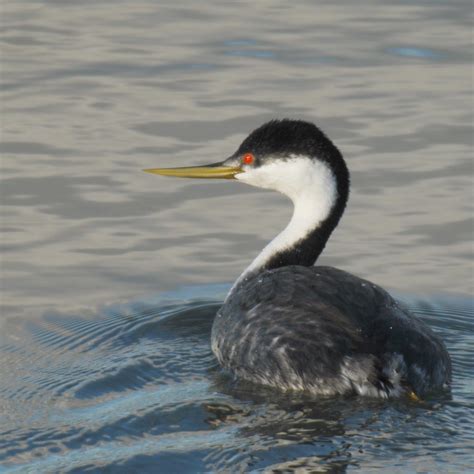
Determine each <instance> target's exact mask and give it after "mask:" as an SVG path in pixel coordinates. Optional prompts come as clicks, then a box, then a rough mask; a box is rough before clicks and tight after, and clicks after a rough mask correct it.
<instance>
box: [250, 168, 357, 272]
mask: <svg viewBox="0 0 474 474" xmlns="http://www.w3.org/2000/svg"><path fill="white" fill-rule="evenodd" d="M338 165H339V166H337V169H335V170H334V169H333V172H334V173H335V176H336V181H337V199H336V203H335V205H334V206H333V207H332V209H331V211H330V213H329V216H328V217H327V218H326V219H325V220H324V221H322V222H321V223H319V224H318V225H317V226H316V227H315V228H314V229H313V230H311V231H310V232H309V233H308V234H306V236H304V237H302V238H301V239H300V240H298V241H296V242H295V243H294V244H293V245H292V246H291V247H289V248H287V249H285V250H281V251H279V252H277V253H276V254H275V255H273V256H272V257H271V258H270V259H269V260H268V261H267V262H265V264H264V265H263V266H262V268H261V269H256V271H257V272H259V271H262V270H270V269H272V268H278V267H284V266H287V265H302V266H305V267H310V266H312V265H314V263H315V262H316V260H317V258H318V257H319V255H320V254H321V252H322V251H323V249H324V247H325V246H326V242H327V241H328V239H329V237H330V235H331V233H332V231H333V230H334V229H335V227H336V226H337V224H338V223H339V220H340V218H341V216H342V214H343V212H344V209H345V207H346V203H347V199H348V196H349V171H348V170H347V167H346V165H345V163H344V161H342V160H341V161H340V162H339V163H338Z"/></svg>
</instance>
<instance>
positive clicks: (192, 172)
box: [143, 163, 242, 179]
mask: <svg viewBox="0 0 474 474" xmlns="http://www.w3.org/2000/svg"><path fill="white" fill-rule="evenodd" d="M143 171H145V172H146V173H151V174H159V175H161V176H174V177H177V178H201V179H217V178H223V179H233V178H234V176H235V175H236V174H237V173H240V172H242V169H241V168H240V167H231V166H222V165H221V164H220V163H216V164H213V165H206V166H190V167H183V168H150V169H146V170H143Z"/></svg>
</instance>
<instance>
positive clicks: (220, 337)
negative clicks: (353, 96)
mask: <svg viewBox="0 0 474 474" xmlns="http://www.w3.org/2000/svg"><path fill="white" fill-rule="evenodd" d="M145 171H147V172H149V173H154V174H159V175H164V176H178V177H188V178H227V179H235V180H237V181H241V182H243V183H247V184H250V185H253V186H257V187H260V188H266V189H274V190H276V191H279V192H281V193H283V194H285V195H286V196H288V197H289V198H290V199H291V200H292V201H293V204H294V212H293V216H292V218H291V220H290V222H289V224H288V226H287V227H286V228H285V229H284V230H283V231H282V232H281V233H280V234H279V235H278V236H277V237H276V238H275V239H274V240H272V241H271V242H270V243H269V244H268V245H267V246H266V247H265V248H264V249H263V250H262V252H261V253H260V254H259V255H258V256H257V258H255V260H254V261H253V262H252V263H251V264H250V266H249V267H248V268H247V269H246V270H245V271H244V272H243V273H242V275H241V276H240V277H239V278H238V279H237V281H236V282H235V284H234V285H233V287H232V288H231V290H230V292H229V294H228V295H227V297H226V299H225V301H224V303H223V305H222V307H221V308H220V310H219V311H218V313H217V315H216V318H215V320H214V323H213V327H212V335H211V342H212V350H213V352H214V354H215V355H216V357H217V359H218V361H219V363H220V364H221V365H222V366H223V367H224V368H225V369H228V370H230V371H231V372H232V373H233V374H234V375H235V376H237V377H240V378H242V379H246V380H249V381H253V382H257V383H260V384H265V385H270V386H273V387H277V388H279V389H282V390H290V389H293V390H304V391H308V392H311V393H313V394H319V395H335V394H349V393H354V394H359V395H366V396H374V397H382V398H388V397H397V396H402V395H408V396H410V397H411V398H414V399H417V398H419V397H424V396H426V395H427V394H428V393H430V392H432V391H435V390H439V389H442V388H447V387H448V386H449V384H450V379H451V362H450V357H449V354H448V352H447V350H446V348H445V346H444V344H443V342H442V341H441V339H440V338H439V337H438V336H437V335H436V334H435V333H434V332H433V331H432V330H431V329H430V328H429V327H428V326H427V325H426V324H425V323H423V322H422V321H420V320H419V319H417V318H416V317H415V316H414V315H413V314H411V313H409V312H408V311H407V309H405V308H403V307H401V306H399V305H398V303H397V302H396V301H395V300H394V299H393V298H392V297H391V296H390V295H389V294H388V293H387V292H386V291H385V290H383V289H382V288H380V287H378V286H376V285H374V284H373V283H371V282H369V281H367V280H363V279H361V278H358V277H356V276H354V275H351V274H350V273H346V272H344V271H342V270H338V269H336V268H332V267H318V266H316V267H314V266H313V265H314V263H315V261H316V259H317V258H318V256H319V255H320V253H321V252H322V250H323V248H324V246H325V244H326V242H327V240H328V238H329V236H330V234H331V232H332V231H333V230H334V228H335V227H336V225H337V223H338V222H339V219H340V217H341V215H342V213H343V211H344V208H345V206H346V202H347V198H348V195H349V172H348V170H347V167H346V163H345V161H344V159H343V158H342V155H341V153H340V152H339V150H338V149H337V148H336V147H335V145H334V144H333V143H332V142H331V141H330V140H329V139H328V138H327V137H326V136H325V135H324V133H323V132H322V131H321V130H320V129H319V128H317V127H316V126H315V125H313V124H312V123H309V122H304V121H299V120H289V119H284V120H272V121H270V122H268V123H266V124H264V125H262V126H261V127H259V128H257V129H256V130H254V131H253V132H252V133H251V134H250V135H249V136H248V137H247V138H246V139H245V140H244V141H243V142H242V144H241V145H240V147H239V148H238V150H237V151H236V152H235V153H234V154H233V155H232V156H231V157H230V158H228V159H226V160H224V161H222V162H220V163H214V164H211V165H206V166H198V167H188V168H155V169H148V170H145Z"/></svg>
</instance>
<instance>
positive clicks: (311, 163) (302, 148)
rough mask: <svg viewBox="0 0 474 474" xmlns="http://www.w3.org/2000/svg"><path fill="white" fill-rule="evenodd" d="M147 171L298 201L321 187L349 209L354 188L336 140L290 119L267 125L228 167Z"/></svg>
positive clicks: (221, 164)
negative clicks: (228, 182)
mask: <svg viewBox="0 0 474 474" xmlns="http://www.w3.org/2000/svg"><path fill="white" fill-rule="evenodd" d="M145 171H146V172H148V173H153V174H159V175H163V176H175V177H183V178H212V179H214V178H225V179H234V180H237V181H241V182H243V183H247V184H250V185H252V186H256V187H260V188H266V189H273V190H276V191H279V192H281V193H283V194H286V195H287V196H288V197H290V198H291V199H292V200H293V201H295V200H297V199H298V197H299V196H300V195H301V194H302V193H303V192H304V191H305V190H308V189H309V188H311V187H314V186H318V187H320V188H321V189H320V191H322V192H324V191H325V190H326V191H327V193H329V194H334V199H336V196H339V197H340V198H342V200H343V201H344V203H345V201H346V199H347V194H348V186H349V173H348V171H347V168H346V165H345V163H344V160H343V158H342V155H341V153H340V152H339V150H338V149H337V148H336V147H335V145H334V144H333V143H332V142H331V140H329V138H327V137H326V135H324V133H323V132H322V131H321V130H320V129H319V128H318V127H316V126H315V125H314V124H312V123H310V122H305V121H301V120H289V119H283V120H271V121H270V122H267V123H265V124H263V125H262V126H260V127H259V128H257V129H256V130H254V131H253V132H252V133H250V135H249V136H248V137H247V138H246V139H245V140H244V141H243V142H242V144H241V145H240V146H239V148H238V149H237V151H236V152H235V153H234V154H233V155H232V156H230V157H229V158H227V159H226V160H224V161H221V162H218V163H213V164H209V165H205V166H194V167H184V168H153V169H147V170H145Z"/></svg>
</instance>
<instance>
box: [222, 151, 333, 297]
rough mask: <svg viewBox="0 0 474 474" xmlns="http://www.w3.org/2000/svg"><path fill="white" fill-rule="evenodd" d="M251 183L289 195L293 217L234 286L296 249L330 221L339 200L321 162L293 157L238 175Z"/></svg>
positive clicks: (327, 169) (325, 166)
mask: <svg viewBox="0 0 474 474" xmlns="http://www.w3.org/2000/svg"><path fill="white" fill-rule="evenodd" d="M236 178H237V179H239V180H241V181H243V182H246V183H248V184H251V185H254V186H258V187H262V188H267V189H275V190H277V191H280V192H281V193H283V194H285V195H287V196H288V197H289V198H290V199H291V200H292V201H293V204H294V210H293V216H292V218H291V220H290V222H289V223H288V225H287V226H286V228H285V229H284V230H283V231H282V232H281V233H280V234H278V235H277V236H276V237H275V238H274V239H273V240H272V241H271V242H270V243H269V244H268V245H267V246H266V247H265V248H264V249H263V250H262V251H261V252H260V254H259V255H258V256H257V258H255V260H254V261H253V262H252V263H251V264H250V265H249V266H248V267H247V269H246V270H245V271H244V272H243V273H242V275H241V276H240V277H239V278H238V279H237V281H236V282H235V283H234V285H233V287H232V288H231V290H230V291H231V292H232V290H233V289H234V288H235V286H236V285H237V284H238V283H239V282H240V281H242V280H243V279H244V278H245V277H246V276H247V275H249V274H250V273H251V272H254V271H256V270H258V269H259V268H263V267H264V266H265V264H266V263H267V262H268V261H269V260H270V259H271V258H272V257H273V256H274V255H275V254H277V253H279V252H281V251H282V250H286V249H289V248H292V247H293V246H295V245H296V244H297V243H298V242H299V241H300V240H301V239H303V238H304V237H306V236H307V235H308V234H309V233H310V232H311V231H313V230H314V229H316V228H317V227H318V226H319V225H320V224H321V223H322V222H323V221H324V220H325V219H327V218H328V216H329V214H330V212H331V210H332V208H333V206H334V204H335V202H336V199H337V186H336V179H335V177H334V175H333V173H332V172H331V170H330V168H329V167H328V166H327V165H326V164H325V163H324V162H321V161H318V160H312V159H309V158H306V157H300V156H294V157H291V158H290V159H288V160H286V161H283V162H282V161H276V162H274V163H270V164H268V165H263V166H261V167H259V168H256V169H254V170H251V171H249V172H245V173H242V174H241V175H237V176H236Z"/></svg>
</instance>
